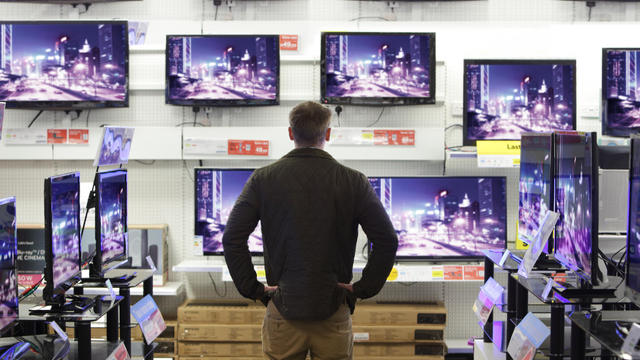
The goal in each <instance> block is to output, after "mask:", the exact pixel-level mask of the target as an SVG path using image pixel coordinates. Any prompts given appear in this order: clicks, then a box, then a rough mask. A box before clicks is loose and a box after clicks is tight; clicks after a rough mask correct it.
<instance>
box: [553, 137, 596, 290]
mask: <svg viewBox="0 0 640 360" xmlns="http://www.w3.org/2000/svg"><path fill="white" fill-rule="evenodd" d="M554 136H555V160H556V165H555V201H556V211H557V212H558V213H559V214H560V219H559V220H558V223H557V225H556V229H555V235H554V247H555V253H554V254H555V258H556V259H557V260H559V261H560V262H561V263H562V264H563V265H564V266H566V267H567V268H568V269H570V270H572V271H575V272H576V273H578V275H580V276H582V277H583V278H584V279H585V280H591V281H593V282H595V278H593V277H592V273H593V271H594V270H595V268H596V266H595V264H594V263H595V262H596V261H597V255H598V242H597V239H598V214H597V210H598V202H597V199H598V193H597V191H598V164H597V148H596V146H597V145H595V144H596V135H595V133H579V132H559V133H556V134H554Z"/></svg>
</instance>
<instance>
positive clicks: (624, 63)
mask: <svg viewBox="0 0 640 360" xmlns="http://www.w3.org/2000/svg"><path fill="white" fill-rule="evenodd" d="M639 59H640V49H637V50H607V51H606V53H605V66H606V69H603V71H606V75H605V81H606V84H604V90H603V91H605V94H606V100H605V103H604V109H605V110H604V124H605V126H604V130H605V131H604V132H605V134H608V135H618V136H620V135H629V134H630V133H634V132H638V131H639V130H640V89H638V80H639V78H640V74H638V70H637V66H638V60H639Z"/></svg>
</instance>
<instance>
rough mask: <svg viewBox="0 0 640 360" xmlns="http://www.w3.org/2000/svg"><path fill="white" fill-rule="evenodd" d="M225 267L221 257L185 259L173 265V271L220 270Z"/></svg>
mask: <svg viewBox="0 0 640 360" xmlns="http://www.w3.org/2000/svg"><path fill="white" fill-rule="evenodd" d="M225 267H227V265H226V264H225V262H224V260H223V259H222V258H218V257H215V258H211V259H209V260H185V261H183V262H181V263H179V264H178V265H174V266H173V272H195V273H201V272H222V270H223V269H224V268H225Z"/></svg>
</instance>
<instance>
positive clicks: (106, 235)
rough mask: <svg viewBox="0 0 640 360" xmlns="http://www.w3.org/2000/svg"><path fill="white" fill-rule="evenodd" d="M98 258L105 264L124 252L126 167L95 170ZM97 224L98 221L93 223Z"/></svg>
mask: <svg viewBox="0 0 640 360" xmlns="http://www.w3.org/2000/svg"><path fill="white" fill-rule="evenodd" d="M97 176H98V209H97V210H98V211H97V213H96V220H99V225H100V228H99V229H100V231H99V232H98V233H99V241H100V255H101V257H100V259H101V264H102V265H103V266H104V265H106V264H107V263H109V262H110V261H112V260H116V259H124V258H125V257H126V255H127V171H126V170H115V171H109V172H104V173H98V175H97ZM96 225H98V224H96Z"/></svg>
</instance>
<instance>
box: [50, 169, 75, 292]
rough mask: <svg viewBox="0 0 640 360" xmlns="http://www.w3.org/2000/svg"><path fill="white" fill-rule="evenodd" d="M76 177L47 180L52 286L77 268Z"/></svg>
mask: <svg viewBox="0 0 640 360" xmlns="http://www.w3.org/2000/svg"><path fill="white" fill-rule="evenodd" d="M79 184H80V183H79V175H78V177H73V176H70V177H67V178H62V179H55V178H54V179H52V181H51V237H52V241H53V244H52V250H53V286H54V287H58V286H60V285H61V284H62V283H64V282H65V281H67V280H69V279H70V278H71V277H72V276H74V275H75V274H77V273H78V272H79V271H80V224H79V222H78V221H79V220H78V219H79V216H80V215H79V213H80V205H79V201H80V187H79Z"/></svg>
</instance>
